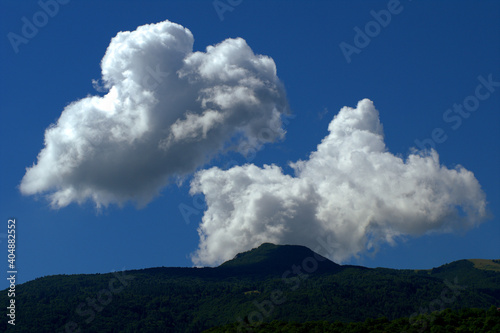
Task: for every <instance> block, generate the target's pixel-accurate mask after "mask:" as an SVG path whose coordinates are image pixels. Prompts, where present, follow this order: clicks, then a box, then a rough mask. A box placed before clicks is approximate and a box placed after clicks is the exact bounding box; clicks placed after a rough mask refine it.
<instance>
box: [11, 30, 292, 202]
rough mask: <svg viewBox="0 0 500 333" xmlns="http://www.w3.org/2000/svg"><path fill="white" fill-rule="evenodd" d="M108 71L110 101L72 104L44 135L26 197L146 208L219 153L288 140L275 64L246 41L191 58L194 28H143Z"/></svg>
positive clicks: (119, 49)
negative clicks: (133, 204)
mask: <svg viewBox="0 0 500 333" xmlns="http://www.w3.org/2000/svg"><path fill="white" fill-rule="evenodd" d="M101 68H102V82H103V86H104V88H105V91H106V95H105V96H102V97H101V96H89V97H86V98H83V99H81V100H78V101H75V102H73V103H71V104H70V105H68V106H67V107H66V108H65V109H64V110H63V112H62V114H61V116H60V118H59V119H58V121H57V123H56V124H54V125H52V126H50V127H49V128H48V129H47V130H46V132H45V148H43V150H42V151H41V152H40V153H39V155H38V160H37V163H36V164H34V165H33V166H32V167H30V168H28V169H27V171H26V174H25V176H24V178H23V179H22V182H21V185H20V190H21V192H22V193H23V194H28V195H30V194H39V193H45V194H47V196H48V198H49V200H50V201H51V204H52V205H53V206H54V207H63V206H66V205H68V204H70V203H71V202H78V203H81V202H83V201H85V200H88V199H91V200H93V201H94V202H95V203H96V205H97V206H101V205H107V204H109V203H123V202H125V201H128V200H134V201H137V202H139V203H141V204H145V203H147V202H148V201H150V200H151V199H152V198H153V197H154V196H155V195H156V194H157V193H158V191H159V190H160V189H161V188H162V187H163V186H165V185H166V184H167V183H168V181H169V179H171V178H172V177H175V176H182V175H185V174H188V173H191V172H193V171H195V170H196V169H197V168H199V167H200V166H202V165H203V164H205V163H207V162H208V161H209V160H210V159H211V158H212V157H214V155H216V154H217V153H220V152H221V151H227V150H235V151H239V152H241V153H243V154H245V153H246V152H247V151H248V147H252V149H255V148H258V147H260V146H261V145H262V144H264V143H266V142H272V141H274V140H276V139H279V138H282V137H283V135H284V131H283V129H282V123H281V115H282V114H283V113H287V112H288V105H287V102H286V96H285V91H284V88H283V85H282V84H281V82H280V81H279V79H278V77H277V76H276V66H275V64H274V62H273V60H272V59H271V58H269V57H266V56H262V55H255V54H254V53H253V52H252V50H251V49H250V47H249V46H248V45H247V44H246V42H245V41H244V40H243V39H241V38H238V39H227V40H225V41H223V42H222V43H220V44H218V45H215V46H208V47H207V49H206V52H193V35H192V34H191V32H190V31H189V30H188V29H186V28H184V27H182V26H180V25H178V24H175V23H171V22H168V21H165V22H161V23H158V24H151V25H145V26H141V27H139V28H137V30H135V31H133V32H129V31H127V32H120V33H118V34H117V35H116V37H114V38H113V39H112V40H111V43H110V45H109V47H108V49H107V50H106V53H105V55H104V58H103V59H102V62H101ZM263 131H265V135H263V134H262V133H263Z"/></svg>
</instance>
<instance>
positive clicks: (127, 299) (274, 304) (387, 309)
mask: <svg viewBox="0 0 500 333" xmlns="http://www.w3.org/2000/svg"><path fill="white" fill-rule="evenodd" d="M481 263H482V265H483V267H487V266H488V265H490V264H491V263H493V264H496V262H494V261H492V260H491V262H490V261H488V260H487V259H482V261H481ZM8 302H9V298H8V297H7V292H3V293H0V304H7V303H8ZM16 304H20V305H21V304H22V314H23V317H24V318H30V320H28V321H27V320H22V318H19V321H18V323H16V327H14V328H12V327H9V332H10V331H12V332H35V331H36V332H52V333H53V332H57V333H59V332H65V331H66V328H65V327H66V325H70V326H71V325H72V327H74V329H73V331H78V329H81V331H92V332H108V331H109V332H111V331H120V332H137V331H141V332H201V331H203V330H205V329H209V328H211V327H215V326H220V325H225V324H229V323H234V322H238V321H239V320H243V321H245V320H246V321H252V318H253V319H255V318H254V317H255V314H256V313H257V314H259V316H260V317H259V318H261V320H262V321H266V322H267V321H272V320H283V321H294V322H307V321H314V320H321V321H323V320H326V321H330V322H333V321H343V322H351V321H364V320H365V319H366V318H379V317H384V316H385V317H387V318H389V319H395V318H401V317H409V316H411V315H412V314H415V313H416V314H418V313H422V311H424V310H425V311H427V312H429V311H430V312H432V311H433V309H437V310H439V309H441V307H443V308H452V309H462V308H471V307H476V308H484V309H487V308H489V307H491V306H492V305H495V306H499V305H500V272H497V271H495V270H488V269H478V268H475V267H474V262H472V261H469V260H458V261H454V262H452V263H448V264H445V265H442V266H439V267H436V268H432V269H429V270H409V269H403V270H398V269H390V268H367V267H363V266H352V265H338V264H336V263H334V262H332V261H330V260H328V259H327V258H325V257H322V256H320V255H318V254H317V253H315V252H313V251H312V250H310V249H308V248H306V247H303V246H297V245H274V244H270V243H264V244H263V245H261V246H259V247H257V248H254V249H252V250H250V251H246V252H243V253H240V254H238V255H236V256H235V257H234V258H233V259H231V260H228V261H226V262H224V263H223V264H221V265H220V266H218V267H204V268H194V267H192V268H190V267H153V268H146V269H137V270H127V271H123V272H113V273H105V274H74V275H53V276H47V277H42V278H37V279H35V280H32V281H28V282H26V283H23V284H19V285H17V286H16ZM436 307H438V308H436ZM252 316H254V317H252ZM259 320H260V319H259ZM17 324H18V325H17ZM6 329H7V323H6V321H0V331H5V330H6Z"/></svg>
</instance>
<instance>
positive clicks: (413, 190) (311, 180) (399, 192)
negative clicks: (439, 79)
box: [191, 99, 486, 265]
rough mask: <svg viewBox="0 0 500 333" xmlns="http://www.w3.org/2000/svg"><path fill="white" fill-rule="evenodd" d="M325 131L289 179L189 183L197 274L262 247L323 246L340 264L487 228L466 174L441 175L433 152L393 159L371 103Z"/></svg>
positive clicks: (202, 176)
mask: <svg viewBox="0 0 500 333" xmlns="http://www.w3.org/2000/svg"><path fill="white" fill-rule="evenodd" d="M328 129H329V132H330V133H329V134H328V135H327V136H326V137H325V138H324V139H323V141H322V142H321V143H320V144H319V145H318V147H317V150H316V151H314V152H313V153H311V155H310V157H309V159H308V160H305V161H298V162H296V163H292V164H291V166H292V167H293V169H294V170H295V175H294V176H290V175H286V174H284V173H283V171H282V170H281V168H280V167H278V166H276V165H266V166H264V167H263V168H260V167H257V166H255V165H252V164H247V165H244V166H236V167H233V168H231V169H229V170H226V171H224V170H221V169H219V168H216V167H214V168H211V169H208V170H202V171H199V172H197V173H196V175H195V178H194V180H193V181H192V183H191V193H192V194H195V193H203V194H204V195H205V199H206V202H207V205H208V208H207V210H206V211H205V213H204V216H203V219H202V223H201V225H200V227H199V229H198V232H199V235H200V244H199V249H198V250H197V251H196V252H195V253H194V255H193V257H192V259H193V262H194V263H195V264H196V265H205V264H208V265H214V264H217V263H220V262H222V261H224V260H227V259H230V258H232V257H233V256H234V255H235V254H236V253H238V252H242V251H244V250H248V249H250V248H253V247H256V246H258V245H260V244H261V243H262V242H274V243H280V244H301V245H305V246H309V247H310V248H312V249H316V248H318V244H320V243H325V242H328V248H329V249H330V250H329V251H327V253H322V254H324V255H327V256H329V257H330V258H331V259H333V260H335V261H337V262H342V261H344V260H346V259H347V258H349V257H351V256H353V255H356V254H358V253H362V252H363V251H366V250H369V249H373V248H376V247H377V246H378V245H379V244H381V243H384V242H388V243H391V244H392V243H394V241H395V240H396V239H397V237H399V236H404V235H422V234H425V233H429V232H450V231H452V230H456V229H463V228H470V227H472V226H474V225H476V224H478V223H480V222H481V221H482V220H483V219H484V218H485V216H486V211H485V209H486V207H485V206H486V201H485V195H484V193H483V192H482V190H481V187H480V185H479V183H478V181H477V180H476V178H475V177H474V175H473V173H472V172H470V171H468V170H466V169H464V168H463V167H461V166H457V167H456V168H454V169H448V168H446V167H445V166H442V165H441V164H440V162H439V157H438V154H437V152H436V151H434V150H432V151H430V152H417V151H415V152H413V153H411V154H410V155H409V156H408V157H407V158H406V159H403V158H401V157H398V156H395V155H393V154H391V153H390V152H389V151H388V150H387V148H386V146H385V143H384V137H383V128H382V125H381V123H380V121H379V114H378V111H377V110H376V109H375V107H374V106H373V103H372V102H371V101H370V100H367V99H365V100H362V101H360V102H359V103H358V105H357V107H356V108H349V107H344V108H342V109H341V110H340V112H339V113H338V114H337V115H336V116H335V118H334V119H333V120H332V122H331V123H330V125H329V126H328Z"/></svg>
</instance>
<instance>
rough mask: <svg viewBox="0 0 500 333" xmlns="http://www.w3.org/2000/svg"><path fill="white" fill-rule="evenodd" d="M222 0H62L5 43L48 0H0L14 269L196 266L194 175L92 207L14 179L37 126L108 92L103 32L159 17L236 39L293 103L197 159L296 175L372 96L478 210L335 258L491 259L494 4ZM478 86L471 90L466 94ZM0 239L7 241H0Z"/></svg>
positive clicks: (498, 185) (497, 180) (384, 117)
mask: <svg viewBox="0 0 500 333" xmlns="http://www.w3.org/2000/svg"><path fill="white" fill-rule="evenodd" d="M45 2H50V1H45ZM45 2H44V1H43V0H42V3H45ZM61 2H63V1H61ZM220 3H223V4H226V6H229V7H219V13H218V11H217V9H216V8H215V7H214V3H213V2H212V1H142V2H140V1H85V2H83V3H82V2H77V1H68V2H67V3H65V4H59V5H58V6H59V8H58V10H57V12H53V13H52V14H53V15H52V16H50V15H45V17H46V18H47V20H46V22H43V21H39V23H40V22H41V23H40V24H39V25H40V26H39V27H38V31H37V32H36V33H33V34H32V35H33V36H29V38H26V39H25V40H24V43H20V44H16V43H15V42H14V43H13V42H12V41H11V40H10V39H9V33H14V34H17V35H18V36H23V25H24V24H25V22H26V20H28V21H29V22H33V19H35V20H37V19H38V20H43V18H44V15H43V14H37V13H39V12H41V11H43V8H42V6H41V5H40V4H39V3H37V2H35V1H23V2H22V3H20V2H18V1H10V0H8V1H2V2H1V11H0V12H1V19H0V22H1V23H0V27H1V28H0V29H1V35H2V36H3V37H2V42H1V44H0V48H1V51H0V52H1V56H2V60H3V61H2V62H1V68H0V73H1V80H0V84H1V89H0V94H1V95H0V99H1V101H2V112H1V121H0V124H1V135H2V140H1V141H0V142H1V145H0V154H1V161H2V163H1V164H0V175H1V179H0V189H1V190H0V212H1V219H2V220H3V222H2V224H0V225H3V229H4V230H1V229H0V233H3V234H5V233H6V230H7V220H8V219H9V218H12V217H14V218H16V220H17V243H16V246H17V247H16V250H17V252H16V254H17V264H18V272H19V273H18V279H19V281H18V282H25V281H29V280H31V279H34V278H36V277H40V276H46V275H53V274H74V273H96V272H109V271H113V270H121V269H138V268H146V267H156V266H192V265H193V262H192V260H191V257H190V255H191V254H193V253H194V252H195V251H196V250H197V248H198V245H199V236H198V232H197V228H198V227H199V225H200V223H201V218H202V216H203V211H204V209H205V206H204V204H203V203H200V202H199V201H198V200H199V199H200V196H195V197H194V198H193V196H191V195H190V194H189V189H190V182H191V180H192V179H193V178H192V177H193V176H192V174H193V173H188V174H186V175H185V176H184V181H183V182H182V184H176V181H175V179H171V180H170V183H169V184H168V185H167V186H164V187H162V189H161V191H160V193H159V195H158V196H155V197H154V198H153V199H152V200H151V201H150V202H149V203H148V204H147V205H146V206H145V207H137V204H135V203H134V202H129V201H126V202H124V203H122V204H121V205H120V204H115V203H111V204H109V205H108V206H107V207H103V208H101V209H96V207H95V206H96V205H95V202H93V201H92V200H87V201H85V202H84V203H82V204H78V203H75V202H73V203H70V204H69V205H67V206H65V207H61V208H55V209H54V208H52V207H51V205H50V201H48V200H47V199H46V197H45V195H46V194H47V193H49V194H50V192H51V191H49V192H46V193H39V194H36V195H23V194H21V191H20V189H19V185H20V183H21V180H22V179H23V177H24V175H25V173H26V168H28V167H31V166H33V163H36V162H37V155H38V154H39V152H40V151H41V150H42V149H43V148H44V133H45V130H46V129H47V128H48V127H49V126H50V125H51V124H55V123H56V122H57V120H58V119H59V117H60V115H61V112H62V111H63V110H64V108H65V107H66V106H67V105H68V104H69V103H71V102H73V101H77V100H80V99H82V98H85V97H87V96H88V95H91V96H103V95H104V94H105V93H103V92H99V91H97V90H96V89H95V88H94V86H93V84H92V81H93V80H99V79H100V78H101V67H100V64H101V59H102V58H103V56H104V54H105V52H106V49H107V48H108V46H109V44H110V41H111V38H113V37H115V36H116V34H117V33H118V32H120V31H134V30H136V29H137V27H139V26H142V25H145V24H150V23H158V22H162V21H165V20H169V21H171V22H174V23H177V24H180V25H181V26H183V27H185V28H187V29H189V30H190V31H191V33H192V35H193V36H194V46H193V51H201V52H205V51H206V47H207V46H209V45H216V44H218V43H221V42H222V41H224V40H226V39H227V38H236V37H241V38H243V39H244V40H245V41H246V43H247V44H248V46H249V47H250V48H251V50H252V51H253V52H254V53H255V54H262V55H266V56H268V57H271V58H272V59H273V60H274V63H275V65H276V68H277V76H278V78H279V80H281V82H282V83H283V85H284V88H285V90H286V96H287V100H288V105H289V108H290V110H291V112H292V117H282V119H283V120H284V122H283V124H282V128H283V129H284V130H286V135H285V137H284V138H283V139H282V140H277V141H276V142H274V143H265V144H264V145H263V146H262V147H261V148H260V150H258V152H257V153H256V155H255V156H253V155H248V156H247V157H245V156H243V155H241V154H239V153H237V152H229V153H219V154H216V156H215V157H214V158H212V159H211V160H210V161H209V162H208V163H205V164H201V165H197V170H206V169H209V168H210V167H213V166H218V167H221V168H223V167H224V166H227V165H228V163H230V162H231V163H233V164H234V161H236V164H238V165H243V164H245V163H252V164H255V165H256V166H257V167H262V166H263V165H264V164H275V165H278V166H280V167H281V168H282V169H283V172H284V173H285V174H288V175H291V174H293V170H292V169H291V168H290V167H289V166H288V164H289V162H295V161H298V160H307V159H308V158H309V155H310V153H311V152H313V151H315V150H316V147H317V146H318V144H320V142H321V141H322V140H323V138H325V137H326V136H327V135H328V133H329V132H328V125H329V123H330V122H331V121H332V119H333V117H334V116H335V115H337V114H338V113H339V110H340V109H341V108H343V107H344V106H348V107H351V108H356V106H357V104H358V101H360V100H363V99H364V98H368V99H370V100H371V101H373V104H374V106H375V108H376V109H377V110H378V112H379V116H380V122H381V123H382V124H383V133H384V141H385V145H386V148H387V150H388V151H389V152H390V153H391V154H393V155H395V156H399V157H401V158H403V159H405V158H406V157H407V156H408V154H410V153H411V148H412V147H417V148H419V147H418V142H422V141H423V140H425V139H432V138H433V132H434V139H433V142H434V144H435V148H436V151H437V153H438V154H439V160H440V163H441V165H443V166H445V167H447V168H448V169H453V168H455V167H456V166H457V165H462V166H463V167H464V168H465V169H467V170H469V171H471V172H472V173H473V174H474V177H475V178H476V179H477V182H478V183H479V184H480V186H481V189H482V191H483V192H484V193H485V195H486V201H487V210H488V214H489V217H488V218H485V219H482V220H481V223H479V224H478V225H476V226H475V227H472V228H463V227H460V226H457V228H452V229H454V231H453V232H451V233H450V232H446V233H430V234H424V235H422V236H420V234H419V235H417V234H411V233H409V234H406V235H402V236H400V237H397V238H396V239H395V243H394V244H393V245H390V244H389V243H388V242H380V243H379V248H378V251H377V253H376V254H370V253H367V252H365V251H362V252H361V253H359V255H358V257H356V256H354V257H352V256H351V257H349V258H347V259H345V260H344V263H349V264H360V265H365V266H368V267H377V266H383V267H391V268H431V267H436V266H439V265H441V264H444V263H447V262H450V261H453V260H457V259H463V258H498V257H499V255H500V245H499V242H498V239H499V236H500V219H499V217H498V216H499V215H500V176H499V173H498V170H499V166H500V154H499V142H500V131H499V125H500V112H499V110H500V87H499V86H498V85H499V84H498V83H496V86H495V84H493V85H491V84H490V86H489V89H491V90H488V87H484V83H483V82H484V81H485V80H486V81H488V80H490V81H493V82H499V81H500V62H499V59H500V3H498V2H497V1H482V2H479V3H477V2H473V1H453V2H452V1H441V2H437V3H436V2H431V1H408V0H406V1H405V0H402V1H401V2H399V5H398V3H397V2H394V1H363V2H361V1H349V2H347V1H344V2H340V1H335V2H333V1H332V2H330V1H310V2H305V1H266V2H264V1H249V0H246V1H245V0H244V1H233V2H227V1H224V0H221V2H220ZM220 3H218V4H219V5H220ZM229 3H232V5H230V4H229ZM221 6H223V5H221ZM221 8H226V9H227V10H225V11H224V10H223V9H221ZM388 8H389V9H388ZM229 9H231V10H229ZM382 10H384V11H386V12H389V11H388V10H391V11H392V12H393V13H392V14H391V17H390V21H389V20H388V19H387V17H386V18H385V20H386V21H385V22H384V25H385V27H383V26H381V25H380V24H378V23H373V22H375V18H374V14H372V13H371V12H372V11H373V13H380V11H382ZM221 11H223V12H221ZM389 13H390V12H389ZM37 15H38V16H37ZM375 16H376V15H375ZM23 18H26V19H25V20H23ZM221 18H222V19H221ZM367 27H368V29H376V30H372V31H368V34H370V35H372V37H368V38H369V43H368V42H367V41H366V40H364V41H362V40H359V39H358V40H356V39H355V38H356V34H357V31H358V30H357V28H359V29H360V30H361V31H365V29H366V28H367ZM377 27H378V28H377ZM10 36H11V39H12V36H13V35H12V34H11V35H10ZM358 38H360V37H358ZM356 42H357V43H356ZM363 42H364V44H363ZM347 44H349V45H350V46H352V47H357V51H356V52H354V53H351V54H349V56H347V57H346V55H345V52H343V51H342V47H341V46H342V45H344V48H345V45H347ZM365 44H366V45H365ZM13 45H14V46H13ZM16 48H17V52H16ZM151 66H154V64H152V65H151ZM479 85H483V88H477V87H478V86H479ZM477 89H479V93H480V96H482V97H481V99H478V98H474V96H476V94H477ZM471 96H472V97H471ZM464 101H467V103H474V101H478V105H472V104H471V105H472V106H469V107H470V108H474V110H475V111H473V112H466V113H463V114H466V116H460V114H459V113H457V112H454V111H449V112H448V111H447V110H448V109H453V108H454V104H462V103H464ZM447 116H448V118H447ZM452 116H453V117H454V118H450V117H452ZM457 117H458V118H459V119H458V118H457ZM446 119H448V121H446ZM436 129H437V130H436ZM416 140H417V141H416ZM425 142H429V141H425ZM124 168H126V165H124ZM118 171H119V170H117V172H118ZM139 172H141V171H140V170H139ZM125 181H126V180H125ZM452 189H453V187H452ZM453 191H455V192H456V191H458V190H457V189H453ZM455 194H456V193H455ZM214 200H216V199H214ZM179 207H184V208H185V207H190V209H191V210H189V211H190V212H191V213H193V214H191V215H190V216H189V218H188V219H185V218H184V217H183V215H182V213H181V210H180V209H179ZM214 216H217V215H216V214H215V215H214ZM451 225H452V226H453V225H454V224H453V223H452V224H451ZM311 228H312V227H311ZM306 229H307V228H306ZM0 241H2V242H1V243H0V246H5V247H6V239H5V238H0ZM368 252H370V251H368ZM4 253H5V252H4ZM6 264H7V262H5V267H6ZM2 283H3V282H2ZM3 286H4V287H7V284H6V283H3Z"/></svg>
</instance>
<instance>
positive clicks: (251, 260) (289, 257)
mask: <svg viewBox="0 0 500 333" xmlns="http://www.w3.org/2000/svg"><path fill="white" fill-rule="evenodd" d="M304 260H306V262H308V263H309V265H310V266H311V268H309V269H312V268H315V273H326V272H330V273H334V272H337V271H339V270H340V269H341V266H340V265H338V264H336V263H334V262H333V261H330V260H329V259H327V258H325V257H323V256H321V255H319V254H317V253H315V252H313V251H312V250H310V249H309V248H307V247H305V246H299V245H275V244H271V243H263V244H262V245H261V246H259V247H258V248H255V249H252V250H250V251H247V252H243V253H239V254H237V255H236V256H235V257H234V258H233V259H232V260H229V261H226V262H225V263H223V264H222V265H220V266H219V268H220V269H227V270H228V271H230V272H232V273H233V274H255V275H269V274H277V275H279V276H281V275H283V273H284V272H286V271H287V270H290V269H293V267H294V266H296V265H301V264H302V262H303V261H304ZM316 265H317V266H318V267H314V266H316Z"/></svg>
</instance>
